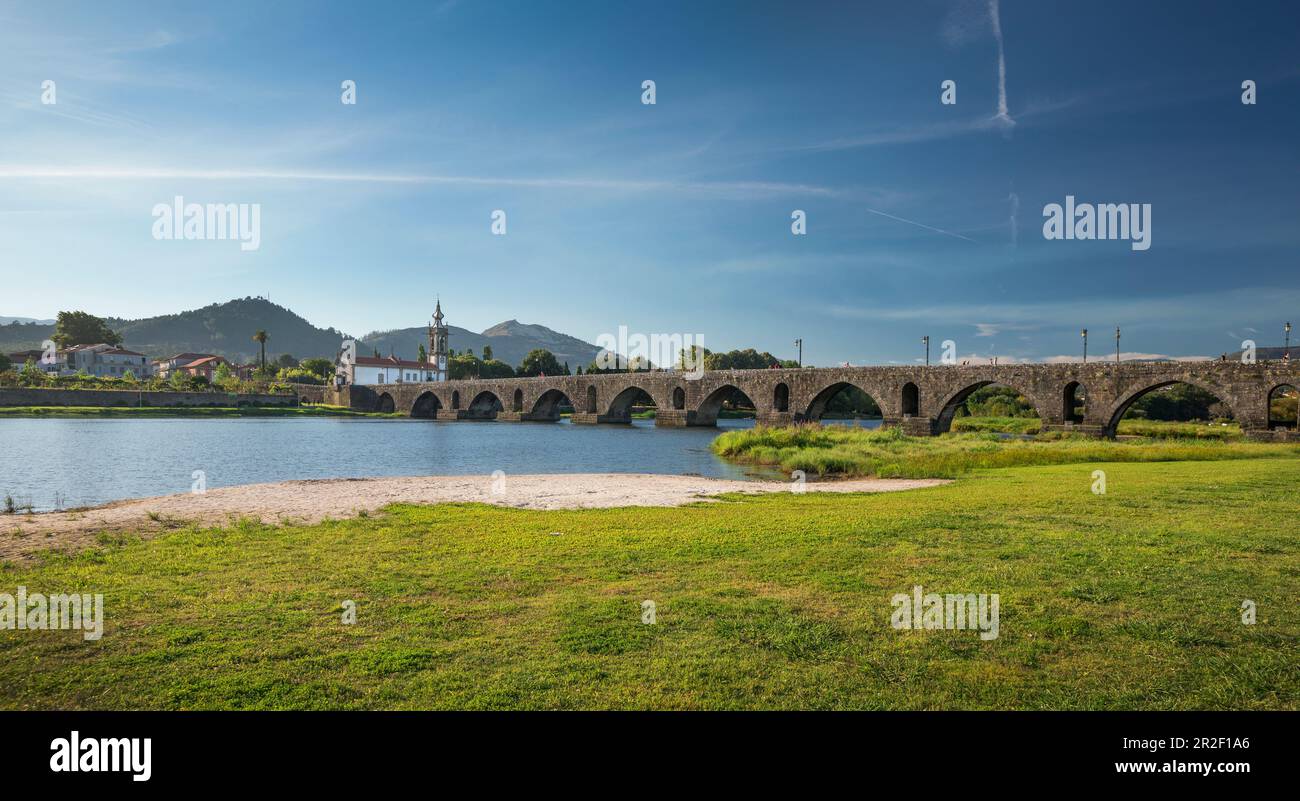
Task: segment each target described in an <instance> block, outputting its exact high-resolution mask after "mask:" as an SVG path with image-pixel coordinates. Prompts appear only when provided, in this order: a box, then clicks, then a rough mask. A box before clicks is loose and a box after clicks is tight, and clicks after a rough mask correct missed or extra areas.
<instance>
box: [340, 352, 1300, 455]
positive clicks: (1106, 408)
mask: <svg viewBox="0 0 1300 801" xmlns="http://www.w3.org/2000/svg"><path fill="white" fill-rule="evenodd" d="M1179 382H1182V383H1187V384H1191V385H1193V386H1197V387H1200V388H1202V389H1204V390H1206V391H1208V392H1210V393H1211V394H1213V395H1215V396H1216V397H1217V398H1219V399H1220V400H1221V401H1222V402H1223V403H1224V404H1225V405H1226V406H1228V407H1229V408H1230V409H1231V410H1232V412H1233V414H1234V416H1235V417H1236V419H1237V420H1239V421H1240V422H1241V424H1242V428H1243V429H1245V430H1247V431H1250V432H1263V433H1262V434H1261V435H1267V433H1266V432H1268V431H1269V396H1270V393H1271V392H1272V391H1273V390H1274V389H1276V388H1277V387H1278V386H1280V385H1291V386H1293V387H1294V386H1300V365H1298V364H1296V363H1294V362H1267V363H1259V364H1253V365H1246V364H1241V363H1239V362H1206V361H1199V362H1154V363H1123V364H1120V365H1116V364H1114V363H1113V362H1093V363H1089V364H1086V365H1085V364H1078V363H1071V364H1009V365H997V366H991V365H960V366H956V365H934V366H929V367H925V366H921V365H914V366H889V367H825V368H804V369H786V368H783V369H776V370H724V371H710V372H706V373H704V374H703V376H701V377H699V378H698V379H695V380H691V379H689V378H687V376H686V375H685V374H682V373H677V372H669V371H662V372H645V373H605V374H595V375H580V376H555V377H551V376H545V377H536V378H502V379H481V380H460V381H445V382H438V383H406V384H386V385H375V386H350V387H344V388H343V390H342V391H339V392H335V391H332V390H331V392H330V393H327V398H326V401H327V402H334V403H339V404H340V405H346V406H349V407H351V408H355V409H362V410H366V411H373V410H377V409H384V410H389V411H396V412H404V413H406V414H409V415H411V416H414V417H425V418H430V419H436V420H498V421H506V420H509V421H518V422H527V421H554V420H558V419H560V415H561V411H562V410H567V409H571V410H572V421H573V422H574V423H576V424H599V423H627V422H629V421H630V420H631V409H632V407H633V405H634V404H636V403H638V401H639V400H641V399H643V398H644V397H645V396H649V398H650V399H651V401H652V402H653V404H654V406H655V414H656V424H657V425H661V426H712V425H716V423H717V419H718V416H719V414H720V412H721V409H722V407H723V404H724V403H725V402H726V401H727V400H729V399H730V398H731V397H733V395H734V394H735V393H737V392H739V393H743V394H744V395H745V396H746V397H748V398H749V400H750V402H751V403H752V405H753V407H754V409H755V413H756V417H757V419H758V421H759V422H760V423H764V424H768V425H788V424H791V423H798V422H802V421H811V420H818V419H820V418H821V417H822V416H823V414H824V413H825V411H826V406H827V403H828V402H829V401H830V400H831V398H832V397H834V396H835V395H836V394H837V393H838V392H840V391H841V390H842V389H844V388H845V387H849V386H852V387H857V388H858V389H860V390H862V391H863V392H865V393H866V394H868V395H870V396H871V397H872V398H873V399H874V400H875V401H876V403H877V404H878V405H879V406H880V409H881V412H882V417H883V418H884V424H885V425H898V426H901V427H903V429H904V430H905V431H907V432H908V433H915V434H925V433H931V434H936V433H943V432H945V431H947V430H949V428H950V426H951V424H952V420H953V417H954V416H955V414H956V412H957V409H958V408H959V407H960V406H961V404H962V403H963V402H964V401H965V400H966V398H967V397H969V396H970V394H971V393H972V392H974V391H975V390H977V389H979V388H981V387H984V386H988V385H990V384H1002V385H1005V386H1008V387H1011V388H1013V389H1015V390H1016V391H1017V392H1019V393H1020V394H1021V395H1023V396H1024V397H1025V398H1026V400H1028V402H1029V403H1030V404H1032V405H1033V407H1034V408H1035V409H1036V410H1037V412H1038V415H1039V417H1040V419H1041V420H1042V424H1043V427H1044V428H1045V429H1046V430H1062V431H1076V432H1083V433H1089V434H1098V435H1105V436H1113V435H1114V433H1115V428H1116V426H1117V425H1118V423H1119V420H1120V418H1122V417H1123V416H1124V413H1125V412H1126V411H1127V410H1128V408H1129V407H1130V406H1132V404H1133V403H1134V402H1135V401H1136V400H1137V399H1138V398H1140V397H1141V396H1142V395H1144V394H1146V393H1147V392H1150V391H1152V390H1153V389H1158V388H1160V387H1163V386H1168V385H1170V384H1174V383H1179ZM1085 398H1086V402H1085V400H1084V399H1085ZM1080 409H1082V413H1081V414H1080V413H1079V410H1080ZM1269 436H1272V435H1269Z"/></svg>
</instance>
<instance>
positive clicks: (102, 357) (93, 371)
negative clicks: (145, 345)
mask: <svg viewBox="0 0 1300 801" xmlns="http://www.w3.org/2000/svg"><path fill="white" fill-rule="evenodd" d="M56 358H57V359H58V363H59V364H58V367H59V374H60V375H75V374H77V373H81V372H85V373H86V374H87V375H93V376H97V377H100V378H121V377H122V376H124V375H126V374H127V373H128V372H130V373H131V374H132V375H134V376H135V377H136V378H148V377H149V375H150V373H151V372H152V368H151V366H150V364H149V357H147V356H145V355H144V354H143V353H136V352H135V351H133V350H126V349H125V348H119V347H117V346H115V345H105V344H99V345H73V346H72V347H70V348H67V349H65V350H61V351H59V352H58V353H57V355H56Z"/></svg>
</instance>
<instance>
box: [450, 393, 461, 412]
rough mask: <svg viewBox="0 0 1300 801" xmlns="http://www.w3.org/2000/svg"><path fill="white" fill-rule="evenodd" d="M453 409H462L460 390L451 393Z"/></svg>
mask: <svg viewBox="0 0 1300 801" xmlns="http://www.w3.org/2000/svg"><path fill="white" fill-rule="evenodd" d="M451 408H453V409H459V408H460V390H458V389H454V390H452V391H451Z"/></svg>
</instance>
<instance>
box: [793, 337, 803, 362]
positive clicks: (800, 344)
mask: <svg viewBox="0 0 1300 801" xmlns="http://www.w3.org/2000/svg"><path fill="white" fill-rule="evenodd" d="M794 346H795V347H796V348H798V349H799V367H800V368H802V367H803V338H802V337H800V338H799V339H796V340H795V341H794Z"/></svg>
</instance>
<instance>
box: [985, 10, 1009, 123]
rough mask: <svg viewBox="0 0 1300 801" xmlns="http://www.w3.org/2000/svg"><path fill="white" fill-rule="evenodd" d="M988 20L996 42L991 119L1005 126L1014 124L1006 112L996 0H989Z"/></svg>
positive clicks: (1000, 22)
mask: <svg viewBox="0 0 1300 801" xmlns="http://www.w3.org/2000/svg"><path fill="white" fill-rule="evenodd" d="M989 21H990V22H991V23H992V24H993V38H994V39H996V40H997V42H998V113H997V114H996V115H994V117H993V119H994V120H996V121H997V122H999V123H1001V124H1002V125H1004V126H1006V127H1008V128H1009V127H1011V126H1012V125H1015V124H1016V121H1015V120H1013V119H1011V115H1010V114H1008V113H1007V57H1006V55H1005V54H1004V53H1003V51H1002V17H1001V15H1000V14H999V12H998V0H989Z"/></svg>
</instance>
